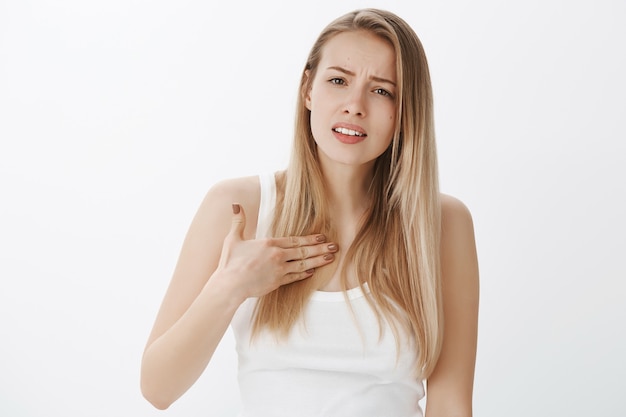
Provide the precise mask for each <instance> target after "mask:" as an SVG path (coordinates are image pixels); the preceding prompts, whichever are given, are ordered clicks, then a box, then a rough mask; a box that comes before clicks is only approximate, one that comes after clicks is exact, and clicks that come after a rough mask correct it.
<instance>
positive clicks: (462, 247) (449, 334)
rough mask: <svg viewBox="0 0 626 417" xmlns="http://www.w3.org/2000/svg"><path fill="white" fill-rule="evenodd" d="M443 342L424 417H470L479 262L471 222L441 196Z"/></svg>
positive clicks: (464, 210)
mask: <svg viewBox="0 0 626 417" xmlns="http://www.w3.org/2000/svg"><path fill="white" fill-rule="evenodd" d="M441 265H442V286H443V309H444V337H443V345H442V350H441V355H440V356H439V360H438V361H437V365H436V367H435V370H434V371H433V373H432V374H431V375H430V377H429V378H428V381H427V399H426V417H471V416H472V393H473V385H474V365H475V361H476V344H477V332H478V293H479V288H478V261H477V256H476V244H475V241H474V228H473V223H472V217H471V214H470V213H469V211H468V210H467V208H466V207H465V206H464V205H463V204H462V203H461V202H460V201H458V200H456V199H454V198H452V197H449V196H442V237H441Z"/></svg>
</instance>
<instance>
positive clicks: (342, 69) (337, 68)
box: [326, 66, 396, 87]
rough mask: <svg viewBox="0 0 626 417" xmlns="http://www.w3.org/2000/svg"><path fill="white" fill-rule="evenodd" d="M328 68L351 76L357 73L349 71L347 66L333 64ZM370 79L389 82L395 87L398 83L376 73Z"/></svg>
mask: <svg viewBox="0 0 626 417" xmlns="http://www.w3.org/2000/svg"><path fill="white" fill-rule="evenodd" d="M326 69H329V70H335V71H339V72H343V73H344V74H346V75H350V76H355V75H356V74H355V73H354V72H352V71H349V70H347V69H345V68H342V67H337V66H332V67H328V68H326ZM370 79H371V80H373V81H377V82H379V83H387V84H391V85H393V86H394V87H395V86H396V83H394V82H393V81H391V80H388V79H386V78H382V77H377V76H375V75H373V76H371V77H370Z"/></svg>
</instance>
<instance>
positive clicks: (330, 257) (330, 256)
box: [324, 253, 335, 261]
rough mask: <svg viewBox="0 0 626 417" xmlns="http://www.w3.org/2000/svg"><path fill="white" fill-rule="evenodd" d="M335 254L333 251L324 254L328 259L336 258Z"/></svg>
mask: <svg viewBox="0 0 626 417" xmlns="http://www.w3.org/2000/svg"><path fill="white" fill-rule="evenodd" d="M334 258H335V255H333V254H332V253H327V254H326V255H324V260H326V261H330V260H331V259H334Z"/></svg>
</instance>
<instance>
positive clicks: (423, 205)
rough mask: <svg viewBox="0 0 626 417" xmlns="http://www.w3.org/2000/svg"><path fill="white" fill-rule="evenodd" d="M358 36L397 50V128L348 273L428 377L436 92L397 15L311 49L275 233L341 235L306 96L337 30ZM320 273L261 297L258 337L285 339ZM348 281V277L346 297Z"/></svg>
mask: <svg viewBox="0 0 626 417" xmlns="http://www.w3.org/2000/svg"><path fill="white" fill-rule="evenodd" d="M360 30H365V31H368V32H370V33H373V34H375V35H377V36H379V37H381V38H382V39H385V40H386V41H388V42H390V44H391V45H392V46H393V48H394V50H395V55H396V68H397V81H398V97H397V117H396V120H397V121H398V122H397V124H396V128H395V132H394V136H393V140H392V143H391V145H390V146H389V148H388V149H387V150H386V151H385V152H384V153H383V154H382V155H381V156H380V157H379V158H378V159H377V160H376V162H375V164H374V173H373V179H372V182H371V185H370V192H369V195H371V205H370V207H369V209H368V211H367V212H366V214H365V216H364V220H363V221H362V225H361V228H360V230H359V232H358V233H357V235H356V237H355V239H354V241H353V243H352V245H351V246H350V248H349V249H348V250H347V252H346V254H345V260H344V271H341V272H345V269H346V267H348V266H350V267H351V268H354V271H355V274H356V277H357V279H358V280H359V283H360V285H361V286H363V285H364V284H365V283H367V285H368V287H369V292H367V291H364V292H365V294H366V296H367V299H368V302H370V304H371V305H372V307H373V308H374V310H375V311H376V313H377V315H378V317H379V321H380V320H382V318H383V317H384V318H386V319H388V321H389V322H390V323H391V325H392V329H393V332H394V334H395V336H396V340H398V337H399V334H398V328H401V329H402V330H404V331H405V333H406V334H409V335H410V336H411V337H412V338H413V339H414V340H415V343H416V345H417V346H416V347H417V349H418V358H417V369H416V373H417V374H418V375H420V376H421V377H424V378H426V377H428V375H430V373H431V371H432V369H433V368H434V365H435V363H436V360H437V358H438V355H439V351H440V346H441V339H442V321H443V314H442V306H441V282H440V281H441V278H440V276H441V273H440V265H439V240H440V228H441V223H440V211H441V210H440V203H439V185H438V174H437V156H436V149H435V134H434V120H433V103H432V88H431V82H430V75H429V71H428V63H427V60H426V55H425V54H424V50H423V47H422V45H421V42H420V41H419V39H418V38H417V36H416V34H415V32H414V31H413V30H412V29H411V28H410V26H409V25H408V24H407V23H406V22H405V21H404V20H402V19H401V18H399V17H398V16H396V15H394V14H393V13H390V12H387V11H383V10H377V9H363V10H357V11H354V12H351V13H348V14H346V15H344V16H342V17H340V18H338V19H337V20H335V21H333V22H332V23H330V24H329V25H328V26H327V27H326V28H325V29H324V30H323V31H322V33H321V34H320V36H319V38H318V39H317V41H316V42H315V44H314V45H313V48H312V50H311V52H310V54H309V57H308V59H307V62H306V66H305V68H304V71H303V74H302V78H301V82H300V97H299V100H298V103H297V114H296V123H295V135H294V139H295V143H294V147H293V151H292V155H291V160H290V163H289V166H288V168H287V171H286V173H285V174H284V175H281V176H280V177H279V181H278V199H277V206H276V212H275V217H274V222H273V225H272V231H273V234H274V235H275V236H294V235H307V234H312V233H324V234H326V235H327V236H329V237H330V238H332V237H333V236H334V227H333V225H332V221H331V214H330V212H329V208H328V206H327V201H328V200H327V198H326V194H325V187H324V178H323V176H322V172H321V170H320V166H319V163H318V157H317V148H316V144H315V141H314V139H313V135H312V133H311V124H310V111H309V110H308V109H307V108H306V107H305V102H304V96H305V93H306V91H308V89H309V88H310V83H311V81H312V80H313V78H314V77H315V72H316V70H317V67H318V64H319V62H320V59H321V55H322V53H323V48H324V45H325V44H326V42H328V40H329V39H331V38H332V37H333V36H335V35H337V34H339V33H342V32H347V31H360ZM307 73H308V75H307ZM322 269H323V268H322ZM328 269H329V268H327V270H328ZM318 272H322V271H321V270H318ZM318 272H316V275H318ZM333 272H334V271H333ZM319 275H320V277H322V278H318V279H317V280H316V279H307V280H303V281H298V282H295V283H293V284H289V285H285V286H282V287H279V288H278V289H277V290H275V291H273V292H271V293H269V294H267V295H265V296H264V297H262V298H261V299H260V300H259V303H258V304H257V309H256V311H255V316H254V323H253V334H258V333H259V331H260V329H262V328H267V329H270V330H273V331H275V332H276V333H277V334H278V335H282V336H284V335H286V334H287V333H288V332H289V330H290V329H291V328H292V327H293V325H294V323H295V322H296V320H297V319H298V318H299V317H300V316H301V315H302V311H303V309H304V305H305V303H306V302H307V300H308V299H309V297H310V295H311V293H312V292H313V291H314V290H315V289H316V288H318V287H319V284H320V279H322V280H323V279H325V278H323V277H324V276H325V277H329V276H330V275H332V273H329V272H326V274H319ZM345 276H346V274H345V273H342V274H341V277H342V278H341V279H342V286H343V288H344V290H345V289H347V282H346V280H345Z"/></svg>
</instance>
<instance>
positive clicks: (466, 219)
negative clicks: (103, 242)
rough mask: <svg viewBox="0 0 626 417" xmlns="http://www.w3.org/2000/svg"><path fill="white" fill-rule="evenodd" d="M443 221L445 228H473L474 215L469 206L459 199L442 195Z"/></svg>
mask: <svg viewBox="0 0 626 417" xmlns="http://www.w3.org/2000/svg"><path fill="white" fill-rule="evenodd" d="M440 199H441V220H442V223H443V227H444V228H450V227H460V226H465V227H472V228H473V221H472V214H471V213H470V211H469V209H468V208H467V206H466V205H465V204H464V203H463V202H462V201H461V200H459V199H458V198H456V197H453V196H451V195H448V194H441V195H440Z"/></svg>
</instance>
